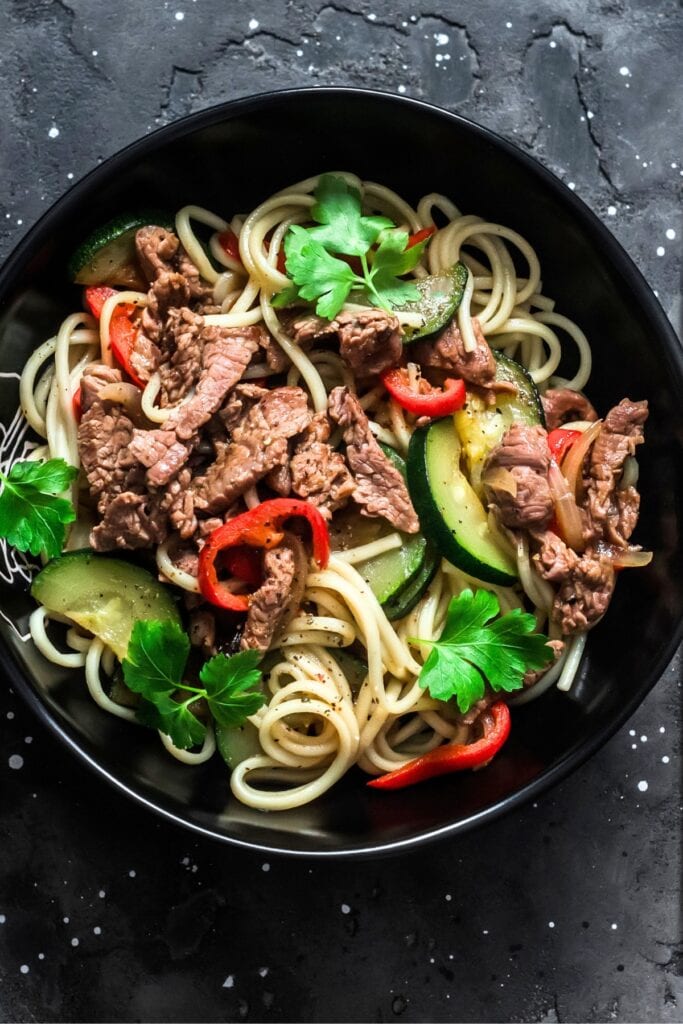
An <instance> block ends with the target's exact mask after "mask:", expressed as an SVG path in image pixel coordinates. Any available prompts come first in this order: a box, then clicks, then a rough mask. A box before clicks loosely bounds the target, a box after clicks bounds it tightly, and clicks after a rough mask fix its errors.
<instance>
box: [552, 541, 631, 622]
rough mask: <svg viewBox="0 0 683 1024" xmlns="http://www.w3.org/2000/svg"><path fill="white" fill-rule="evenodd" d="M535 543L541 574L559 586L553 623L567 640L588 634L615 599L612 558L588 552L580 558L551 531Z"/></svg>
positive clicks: (588, 550)
mask: <svg viewBox="0 0 683 1024" xmlns="http://www.w3.org/2000/svg"><path fill="white" fill-rule="evenodd" d="M536 543H537V545H538V547H539V550H538V553H537V554H536V555H534V562H535V563H536V566H537V568H538V571H539V572H540V574H541V576H543V577H544V579H547V580H549V581H551V582H552V583H559V589H558V591H557V594H556V596H555V600H554V602H553V610H552V616H553V619H554V620H555V621H556V622H559V624H560V627H561V629H562V633H563V634H564V635H565V636H571V635H572V634H574V633H583V632H585V630H587V629H590V628H591V626H594V625H595V623H596V622H598V620H599V619H601V618H602V616H603V615H604V614H605V612H606V611H607V607H608V605H609V603H610V600H611V598H612V592H613V591H614V583H615V575H614V568H613V566H612V560H611V558H610V556H609V554H607V553H604V552H601V551H597V550H594V549H592V548H588V549H587V550H586V551H585V552H584V553H583V554H582V555H577V554H576V552H574V551H571V550H570V549H569V548H568V547H567V546H566V544H564V542H563V541H562V540H560V538H559V537H558V536H557V535H556V534H554V533H552V532H551V531H549V530H548V531H545V532H544V533H542V534H538V535H537V536H536Z"/></svg>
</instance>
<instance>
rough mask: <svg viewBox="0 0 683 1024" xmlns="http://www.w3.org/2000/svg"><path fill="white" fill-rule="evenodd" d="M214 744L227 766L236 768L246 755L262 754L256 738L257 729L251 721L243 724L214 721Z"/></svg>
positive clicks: (244, 759)
mask: <svg viewBox="0 0 683 1024" xmlns="http://www.w3.org/2000/svg"><path fill="white" fill-rule="evenodd" d="M215 730H216V746H217V747H218V753H219V754H220V755H221V757H222V758H223V760H224V761H225V763H226V764H227V766H228V768H230V769H233V768H236V767H237V765H238V764H241V763H242V761H246V760H247V758H248V757H255V756H256V755H257V754H262V753H263V750H262V748H261V744H260V743H259V738H258V729H257V728H256V726H255V725H252V724H251V722H245V723H244V725H232V726H230V725H221V724H220V723H219V722H216V723H215Z"/></svg>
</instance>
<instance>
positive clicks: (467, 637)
mask: <svg viewBox="0 0 683 1024" xmlns="http://www.w3.org/2000/svg"><path fill="white" fill-rule="evenodd" d="M499 613H500V604H499V603H498V598H497V597H496V596H495V594H492V593H491V592H490V591H488V590H477V591H476V592H475V593H474V594H473V593H472V591H471V590H463V592H462V593H461V594H460V595H459V596H458V597H454V598H452V600H451V602H450V604H449V606H448V612H447V615H446V624H445V625H444V628H443V632H442V634H441V636H440V638H439V639H438V640H434V641H432V640H419V641H415V642H418V643H430V644H432V650H431V652H430V654H429V657H428V658H427V660H426V661H425V663H424V666H423V668H422V672H421V673H420V679H419V682H420V686H422V687H423V689H428V690H429V693H430V694H431V696H432V697H434V698H435V699H436V700H444V701H446V700H450V699H451V698H452V697H455V698H456V699H457V702H458V707H459V709H460V711H462V712H463V714H465V713H466V712H467V711H469V710H470V708H471V707H472V706H473V705H474V704H475V703H476V702H477V701H478V700H481V698H482V697H483V696H484V687H485V683H486V682H488V684H489V686H490V687H491V689H492V690H494V691H496V692H498V691H500V690H504V691H507V692H511V691H513V690H519V689H521V687H522V686H523V678H524V673H525V672H526V671H527V670H528V669H540V668H543V667H544V665H547V664H548V662H549V661H552V653H551V651H550V649H549V648H548V647H547V646H546V645H547V643H548V637H547V636H545V635H544V634H543V633H537V632H536V620H535V619H534V617H533V615H529V614H528V613H527V612H523V611H522V610H521V609H519V608H515V609H514V610H513V611H511V612H507V613H506V614H505V615H499ZM496 616H499V617H498V618H497V617H496ZM411 639H412V638H411Z"/></svg>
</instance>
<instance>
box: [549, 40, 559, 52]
mask: <svg viewBox="0 0 683 1024" xmlns="http://www.w3.org/2000/svg"><path fill="white" fill-rule="evenodd" d="M549 46H550V49H551V50H554V49H555V47H556V46H557V43H556V42H555V40H554V39H551V40H550V43H549Z"/></svg>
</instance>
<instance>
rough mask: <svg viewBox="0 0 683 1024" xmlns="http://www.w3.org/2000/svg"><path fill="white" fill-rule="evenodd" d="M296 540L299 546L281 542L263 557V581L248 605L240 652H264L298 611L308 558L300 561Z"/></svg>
mask: <svg viewBox="0 0 683 1024" xmlns="http://www.w3.org/2000/svg"><path fill="white" fill-rule="evenodd" d="M290 536H291V535H290ZM295 540H296V542H297V545H298V547H297V546H295V545H294V544H293V543H283V544H281V545H280V546H279V547H277V548H273V549H272V550H270V551H266V553H265V554H264V556H263V574H264V580H263V583H262V584H261V586H260V587H259V589H258V590H256V591H255V592H254V593H253V594H252V597H251V600H250V602H249V612H248V614H247V621H246V625H245V627H244V633H243V634H242V640H241V644H240V646H241V647H242V650H249V649H255V650H257V651H267V650H268V648H269V647H270V645H271V643H272V642H273V639H274V638H275V637H276V636H277V635H278V634H280V633H281V632H282V630H283V629H284V628H285V627H286V626H287V624H288V622H289V621H290V620H291V618H292V617H293V616H294V615H295V614H296V612H297V610H298V607H299V604H300V603H301V597H302V595H303V589H304V587H305V585H306V572H307V568H308V558H307V556H306V554H305V552H304V554H303V560H302V559H301V557H300V554H299V553H300V552H301V551H302V550H303V547H302V545H301V542H300V541H298V540H297V539H296V538H295ZM293 595H295V596H294V597H293Z"/></svg>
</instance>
